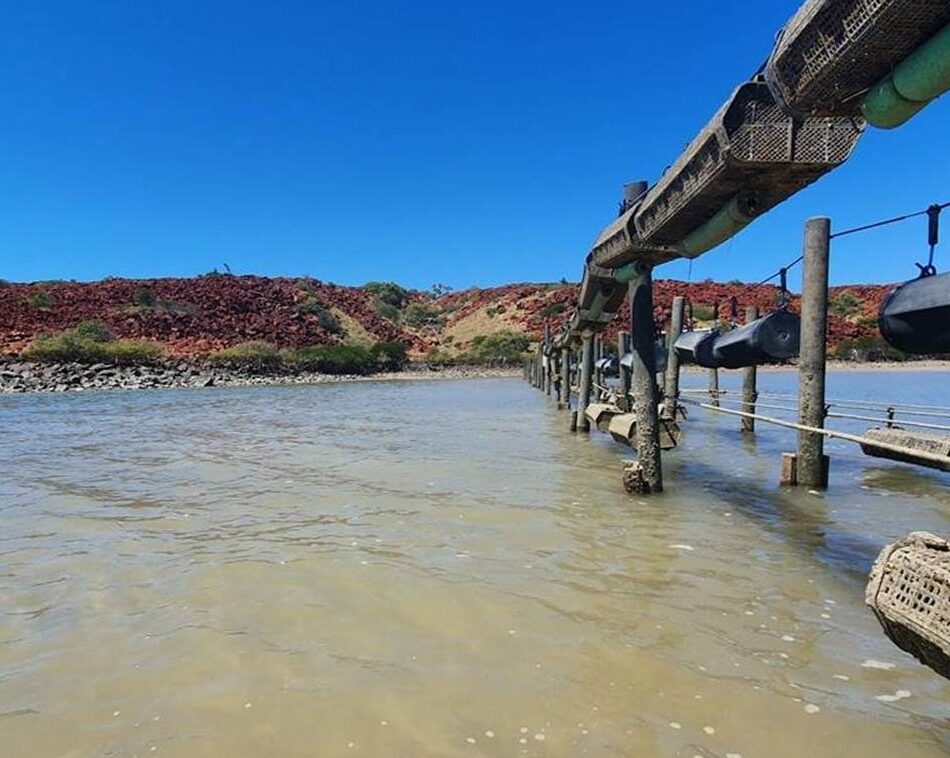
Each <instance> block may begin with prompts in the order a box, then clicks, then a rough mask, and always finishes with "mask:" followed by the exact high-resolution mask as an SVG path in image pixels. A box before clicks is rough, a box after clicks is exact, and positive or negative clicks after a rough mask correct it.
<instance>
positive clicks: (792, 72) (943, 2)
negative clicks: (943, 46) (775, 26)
mask: <svg viewBox="0 0 950 758" xmlns="http://www.w3.org/2000/svg"><path fill="white" fill-rule="evenodd" d="M948 22H950V2H947V0H809V2H807V3H805V4H804V5H803V6H802V7H801V8H800V9H799V10H798V12H797V13H796V14H795V15H794V16H793V17H792V18H791V20H790V21H789V22H788V24H787V25H786V27H785V29H784V30H783V31H782V34H781V37H780V39H779V41H778V43H777V44H776V46H775V49H774V50H773V52H772V54H771V56H770V57H769V61H768V63H767V65H766V70H765V76H766V80H767V81H768V83H769V86H770V87H771V88H772V90H773V92H774V93H775V95H776V97H778V99H779V100H780V101H782V102H783V103H784V104H785V106H786V107H787V108H789V109H790V110H792V111H794V112H796V113H800V114H802V115H811V114H814V115H831V114H847V113H856V112H857V111H858V107H859V106H860V97H859V95H861V94H862V93H863V92H864V91H866V90H867V89H869V88H870V87H873V86H874V85H875V84H877V83H878V82H879V81H880V80H881V79H883V78H884V77H885V76H886V75H887V74H888V73H889V72H890V71H891V69H892V68H893V67H894V65H895V64H897V63H899V62H900V61H902V60H904V58H906V57H907V56H908V55H909V54H910V53H912V52H913V51H914V50H915V49H917V48H918V47H919V46H920V45H921V44H922V43H923V42H926V41H927V39H929V38H930V37H932V36H933V35H934V34H936V33H937V32H938V31H939V30H940V29H941V28H942V27H943V26H944V25H945V24H947V23H948Z"/></svg>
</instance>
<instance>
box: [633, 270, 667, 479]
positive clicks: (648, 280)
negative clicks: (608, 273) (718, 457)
mask: <svg viewBox="0 0 950 758" xmlns="http://www.w3.org/2000/svg"><path fill="white" fill-rule="evenodd" d="M636 267H637V276H635V277H634V278H633V279H632V280H631V281H630V284H629V296H630V322H631V323H630V330H631V334H632V343H633V344H632V353H633V397H634V406H635V409H636V416H637V430H636V442H637V455H638V458H639V461H638V463H639V469H640V471H639V478H640V481H641V482H642V491H643V493H645V494H646V493H653V492H662V491H663V467H662V463H661V460H660V435H659V418H658V417H657V399H658V398H657V395H658V392H657V386H656V343H655V341H654V336H653V277H652V275H651V270H650V267H649V266H647V265H646V264H644V263H640V262H637V264H636Z"/></svg>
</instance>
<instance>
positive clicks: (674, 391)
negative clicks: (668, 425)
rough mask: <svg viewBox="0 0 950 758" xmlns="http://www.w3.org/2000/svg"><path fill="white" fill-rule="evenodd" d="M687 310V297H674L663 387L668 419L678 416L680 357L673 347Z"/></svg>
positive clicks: (664, 413) (665, 410)
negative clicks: (664, 384)
mask: <svg viewBox="0 0 950 758" xmlns="http://www.w3.org/2000/svg"><path fill="white" fill-rule="evenodd" d="M685 311H686V298H684V297H682V296H680V295H677V296H676V297H674V298H673V309H672V311H671V312H670V333H669V337H668V339H667V344H666V348H667V359H666V386H665V387H664V388H663V394H664V398H663V415H664V416H665V417H666V418H668V419H675V418H676V411H677V408H678V406H679V397H680V359H679V356H677V355H676V351H675V350H674V349H673V345H675V344H676V338H677V337H679V336H680V333H681V332H682V331H683V314H684V313H685Z"/></svg>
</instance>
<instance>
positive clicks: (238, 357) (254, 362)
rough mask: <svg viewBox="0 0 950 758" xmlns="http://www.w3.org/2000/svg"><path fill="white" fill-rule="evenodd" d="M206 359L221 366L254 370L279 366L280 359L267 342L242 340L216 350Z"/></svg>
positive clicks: (275, 350)
mask: <svg viewBox="0 0 950 758" xmlns="http://www.w3.org/2000/svg"><path fill="white" fill-rule="evenodd" d="M208 359H209V360H210V361H211V362H212V363H215V364H218V365H221V366H231V367H235V368H246V369H251V370H254V371H264V370H273V369H276V368H279V367H280V365H281V363H282V360H281V355H280V352H279V351H278V350H277V348H276V347H274V346H273V345H271V344H270V343H269V342H257V341H254V342H242V343H241V344H239V345H234V346H233V347H228V348H225V349H224V350H218V351H217V352H215V353H212V354H211V355H210V356H208Z"/></svg>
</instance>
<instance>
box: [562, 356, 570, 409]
mask: <svg viewBox="0 0 950 758" xmlns="http://www.w3.org/2000/svg"><path fill="white" fill-rule="evenodd" d="M561 405H562V406H563V407H564V408H567V409H568V410H570V407H571V348H569V347H567V346H565V347H562V348H561Z"/></svg>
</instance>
